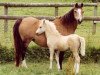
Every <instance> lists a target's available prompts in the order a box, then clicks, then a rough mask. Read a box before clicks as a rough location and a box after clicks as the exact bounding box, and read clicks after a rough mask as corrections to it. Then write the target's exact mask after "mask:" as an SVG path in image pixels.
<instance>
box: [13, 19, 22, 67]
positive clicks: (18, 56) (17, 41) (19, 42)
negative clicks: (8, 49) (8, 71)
mask: <svg viewBox="0 0 100 75" xmlns="http://www.w3.org/2000/svg"><path fill="white" fill-rule="evenodd" d="M21 22H22V19H18V20H17V21H16V22H15V24H14V27H13V37H14V46H15V62H16V66H17V67H18V66H19V64H20V60H21V52H22V46H23V41H22V39H21V37H20V34H19V26H20V23H21Z"/></svg>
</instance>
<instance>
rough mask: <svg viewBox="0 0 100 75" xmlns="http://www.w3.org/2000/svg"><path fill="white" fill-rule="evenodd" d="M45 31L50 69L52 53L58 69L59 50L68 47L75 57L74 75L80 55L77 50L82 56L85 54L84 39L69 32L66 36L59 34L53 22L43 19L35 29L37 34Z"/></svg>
mask: <svg viewBox="0 0 100 75" xmlns="http://www.w3.org/2000/svg"><path fill="white" fill-rule="evenodd" d="M44 32H45V36H46V38H47V46H48V48H49V51H50V69H52V62H53V55H54V52H55V50H56V53H55V57H56V61H57V66H58V70H60V64H59V52H60V51H65V50H68V49H70V51H71V52H72V54H73V57H74V58H75V64H74V67H75V75H76V74H78V72H79V64H80V57H79V54H78V52H79V51H80V53H81V55H82V56H85V39H84V38H83V37H80V36H79V35H77V34H70V35H67V36H63V35H61V34H60V33H59V32H58V30H57V29H56V27H55V25H54V23H52V22H50V21H49V20H43V24H40V26H39V28H38V29H37V31H36V34H37V35H40V34H42V33H44Z"/></svg>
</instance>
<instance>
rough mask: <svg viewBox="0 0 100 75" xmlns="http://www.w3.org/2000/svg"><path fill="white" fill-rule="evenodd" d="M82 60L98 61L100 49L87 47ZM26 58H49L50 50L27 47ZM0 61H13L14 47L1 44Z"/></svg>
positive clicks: (67, 52)
mask: <svg viewBox="0 0 100 75" xmlns="http://www.w3.org/2000/svg"><path fill="white" fill-rule="evenodd" d="M70 54H71V52H70V51H66V52H65V56H64V57H65V58H68V57H69V56H70ZM81 58H82V62H86V61H90V60H94V62H98V60H99V59H100V49H95V48H94V47H92V48H91V47H87V48H86V56H85V57H82V56H81ZM26 59H27V60H29V61H42V60H49V50H48V49H45V48H40V47H35V46H34V47H31V48H28V49H27V52H26ZM0 61H1V62H11V61H14V49H13V48H10V49H8V48H7V47H4V46H1V45H0Z"/></svg>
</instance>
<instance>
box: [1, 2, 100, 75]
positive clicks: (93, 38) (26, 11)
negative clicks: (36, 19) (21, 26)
mask: <svg viewBox="0 0 100 75" xmlns="http://www.w3.org/2000/svg"><path fill="white" fill-rule="evenodd" d="M83 1H85V2H87V1H86V0H80V1H79V0H0V2H17V3H20V2H22V3H23V2H24V3H32V2H33V3H34V2H35V3H38V2H41V3H44V2H51V3H58V2H60V3H61V2H62V3H65V2H67V3H72V2H83ZM70 9H71V8H70V7H64V8H59V16H62V15H64V14H65V13H66V12H68V11H69V10H70ZM3 14H4V9H3V7H0V15H3ZM8 14H9V15H33V16H34V15H35V16H37V15H40V16H42V15H44V16H54V8H9V13H8ZM98 15H99V16H100V7H99V8H98ZM84 16H93V7H84ZM14 23H15V21H9V22H8V32H7V33H5V34H4V22H3V20H0V44H1V45H3V46H6V47H7V48H8V49H10V48H13V36H12V28H13V25H14ZM92 25H93V22H92V21H91V22H90V21H84V22H83V23H82V24H81V25H78V28H77V29H76V33H77V34H79V35H81V36H84V37H85V39H86V41H87V43H86V45H87V46H89V47H95V48H96V49H100V31H99V30H100V23H98V24H97V26H96V34H95V35H92V33H91V32H92ZM33 45H34V43H31V44H30V46H29V47H31V46H33ZM86 52H87V51H86ZM0 75H66V63H65V62H64V64H63V70H62V71H60V72H58V71H57V68H56V64H55V63H54V67H53V70H52V71H50V70H49V61H43V62H38V63H37V62H36V63H35V62H33V63H32V62H28V69H24V68H16V67H15V66H14V63H3V64H0ZM79 75H100V63H99V64H96V63H87V64H82V65H81V67H80V73H79Z"/></svg>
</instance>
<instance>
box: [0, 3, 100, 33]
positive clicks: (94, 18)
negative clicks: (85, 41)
mask: <svg viewBox="0 0 100 75" xmlns="http://www.w3.org/2000/svg"><path fill="white" fill-rule="evenodd" d="M74 4H75V3H27V4H26V3H0V6H3V7H4V15H1V16H0V19H4V32H7V31H8V20H16V19H18V18H24V17H29V16H25V15H23V16H9V15H8V8H11V7H14V8H16V7H54V8H55V13H54V16H52V17H49V16H33V17H36V18H39V19H42V18H46V19H49V20H53V19H54V18H55V17H56V16H58V8H59V7H72V6H74ZM98 5H99V4H98V3H84V7H94V12H93V13H94V16H90V17H84V20H88V21H93V33H95V32H96V22H94V21H100V17H99V16H98V17H97V7H98Z"/></svg>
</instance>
